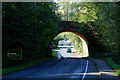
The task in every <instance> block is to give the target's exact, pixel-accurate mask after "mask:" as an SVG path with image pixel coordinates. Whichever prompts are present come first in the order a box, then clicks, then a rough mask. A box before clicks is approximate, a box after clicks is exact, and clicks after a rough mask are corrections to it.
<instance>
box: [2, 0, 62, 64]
mask: <svg viewBox="0 0 120 80" xmlns="http://www.w3.org/2000/svg"><path fill="white" fill-rule="evenodd" d="M56 9H57V7H56V4H55V3H53V2H50V3H45V2H41V3H3V9H2V11H3V15H2V16H3V17H2V19H3V61H4V60H6V61H9V59H8V58H7V50H9V49H12V48H22V51H23V62H27V61H30V60H33V59H37V58H42V57H45V56H50V54H49V52H51V49H50V45H49V44H50V43H51V41H52V37H51V36H52V35H54V33H55V32H56V30H57V27H58V24H59V21H60V18H59V17H58V16H57V15H56V13H55V11H56ZM46 49H47V50H46ZM4 63H6V62H5V61H4ZM3 66H4V65H3Z"/></svg>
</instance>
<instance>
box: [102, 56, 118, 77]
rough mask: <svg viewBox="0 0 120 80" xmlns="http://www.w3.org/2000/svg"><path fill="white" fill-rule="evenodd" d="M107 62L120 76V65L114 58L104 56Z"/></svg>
mask: <svg viewBox="0 0 120 80" xmlns="http://www.w3.org/2000/svg"><path fill="white" fill-rule="evenodd" d="M104 60H105V61H106V62H107V64H108V65H109V66H110V67H111V68H112V69H114V70H115V74H116V75H117V76H119V77H120V65H119V64H117V63H116V62H114V61H113V60H112V58H104Z"/></svg>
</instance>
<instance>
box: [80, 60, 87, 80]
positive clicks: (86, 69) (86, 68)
mask: <svg viewBox="0 0 120 80" xmlns="http://www.w3.org/2000/svg"><path fill="white" fill-rule="evenodd" d="M87 70H88V60H87V62H86V68H85V72H84V74H83V77H82V79H81V80H84V78H85V75H86V73H87Z"/></svg>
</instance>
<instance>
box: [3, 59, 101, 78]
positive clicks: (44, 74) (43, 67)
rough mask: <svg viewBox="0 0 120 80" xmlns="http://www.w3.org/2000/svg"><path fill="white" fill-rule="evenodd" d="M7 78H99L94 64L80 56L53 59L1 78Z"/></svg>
mask: <svg viewBox="0 0 120 80" xmlns="http://www.w3.org/2000/svg"><path fill="white" fill-rule="evenodd" d="M7 78H9V79H10V78H11V79H13V78H16V79H20V78H23V79H24V78H25V79H30V78H32V79H40V80H41V79H43V80H44V79H45V80H46V79H48V80H49V79H52V80H54V79H55V80H56V79H57V80H58V78H59V79H60V80H61V79H65V80H67V79H68V80H70V78H75V79H79V80H90V79H91V80H101V79H100V74H99V71H98V70H97V68H96V66H95V64H94V63H93V62H92V61H90V60H87V59H80V58H79V59H75V58H72V59H70V58H67V59H61V60H53V61H50V62H46V63H44V64H40V65H37V66H35V67H31V68H29V69H25V70H22V71H19V72H15V73H13V74H9V75H6V76H3V80H4V79H7Z"/></svg>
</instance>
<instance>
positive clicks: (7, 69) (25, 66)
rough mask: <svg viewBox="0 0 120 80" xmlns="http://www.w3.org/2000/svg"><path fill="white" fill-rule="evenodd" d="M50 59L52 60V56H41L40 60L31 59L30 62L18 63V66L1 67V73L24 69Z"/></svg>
mask: <svg viewBox="0 0 120 80" xmlns="http://www.w3.org/2000/svg"><path fill="white" fill-rule="evenodd" d="M50 60H53V59H52V58H43V59H40V60H35V61H32V62H30V63H28V64H22V65H18V66H13V67H8V68H3V69H2V75H6V74H9V73H13V72H16V71H20V70H23V69H26V68H29V67H32V66H35V65H37V64H41V63H43V62H47V61H50Z"/></svg>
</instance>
